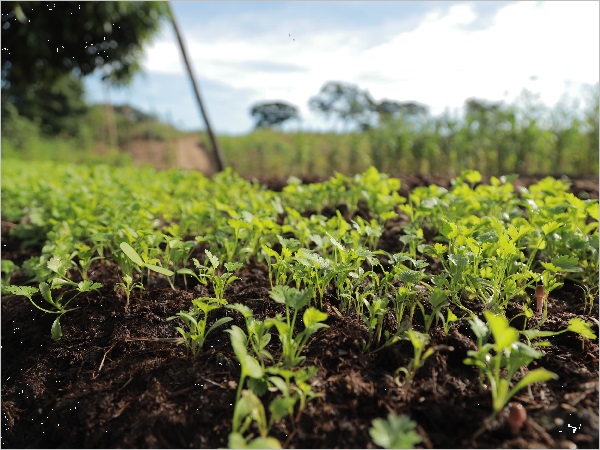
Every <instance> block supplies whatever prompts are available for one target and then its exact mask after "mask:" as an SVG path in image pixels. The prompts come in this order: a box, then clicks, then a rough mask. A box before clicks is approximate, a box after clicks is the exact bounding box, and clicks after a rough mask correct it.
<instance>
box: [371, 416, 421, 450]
mask: <svg viewBox="0 0 600 450" xmlns="http://www.w3.org/2000/svg"><path fill="white" fill-rule="evenodd" d="M416 428H417V424H416V423H415V422H413V421H412V420H410V419H409V418H408V417H406V416H397V415H395V414H388V416H387V420H385V419H375V420H373V422H372V427H371V428H370V429H369V435H370V436H371V439H373V442H375V444H377V445H379V446H380V447H383V448H414V446H415V445H416V444H418V443H420V442H421V440H422V439H421V437H420V436H419V435H418V434H417V433H416V432H415V429H416Z"/></svg>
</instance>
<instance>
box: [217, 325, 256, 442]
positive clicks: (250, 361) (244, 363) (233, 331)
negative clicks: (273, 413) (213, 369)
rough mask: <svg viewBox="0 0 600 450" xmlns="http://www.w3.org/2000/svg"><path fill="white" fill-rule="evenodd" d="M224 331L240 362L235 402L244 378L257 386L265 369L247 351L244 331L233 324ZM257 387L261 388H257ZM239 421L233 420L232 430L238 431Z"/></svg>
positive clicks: (238, 397)
mask: <svg viewBox="0 0 600 450" xmlns="http://www.w3.org/2000/svg"><path fill="white" fill-rule="evenodd" d="M225 332H226V333H229V337H230V339H231V346H232V347H233V352H234V353H235V356H236V358H237V360H238V361H239V363H240V367H241V371H240V381H239V383H238V388H237V392H236V395H235V401H236V404H237V402H238V401H239V399H240V398H241V395H242V390H243V388H244V385H245V383H246V379H247V378H250V379H252V380H255V381H256V382H258V383H256V384H255V386H258V384H259V383H260V382H262V380H263V377H264V375H265V371H264V369H263V367H262V366H261V365H260V363H259V362H258V361H257V360H256V358H254V357H253V356H252V355H250V354H249V353H248V336H246V333H244V330H242V329H241V328H240V327H238V326H237V325H233V326H232V327H231V328H230V329H228V330H225ZM259 389H262V387H261V388H259ZM255 393H256V392H255ZM257 393H258V395H261V394H262V393H263V392H261V391H257ZM239 426H240V423H239V422H235V421H234V427H233V431H234V432H237V431H239Z"/></svg>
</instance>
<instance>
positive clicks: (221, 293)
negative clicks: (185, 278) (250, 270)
mask: <svg viewBox="0 0 600 450" xmlns="http://www.w3.org/2000/svg"><path fill="white" fill-rule="evenodd" d="M205 253H206V260H207V261H209V263H210V265H202V264H200V262H198V260H197V259H196V258H192V262H193V263H194V266H196V269H198V273H197V274H196V273H195V272H193V271H192V270H190V269H187V268H184V269H179V270H178V271H177V273H179V274H182V275H191V276H193V277H194V278H196V280H198V282H199V283H201V284H203V285H205V286H206V285H207V284H208V282H210V283H211V284H212V287H213V291H214V294H215V299H216V300H218V301H222V300H225V289H226V288H227V286H229V285H230V284H231V283H233V282H234V281H236V280H238V279H239V278H238V277H236V276H235V275H233V272H235V271H236V270H239V269H240V268H241V267H242V263H233V262H226V263H225V264H224V266H225V269H226V272H225V273H222V274H220V275H219V273H218V271H219V265H220V263H219V258H218V257H217V256H215V255H213V254H212V253H211V252H210V250H208V249H207V250H205Z"/></svg>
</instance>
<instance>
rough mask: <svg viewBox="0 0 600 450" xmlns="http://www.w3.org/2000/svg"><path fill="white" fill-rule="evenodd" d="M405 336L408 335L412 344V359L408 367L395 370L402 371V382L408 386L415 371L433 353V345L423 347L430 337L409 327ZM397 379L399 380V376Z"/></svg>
mask: <svg viewBox="0 0 600 450" xmlns="http://www.w3.org/2000/svg"><path fill="white" fill-rule="evenodd" d="M406 337H408V340H410V342H411V344H412V346H413V359H412V360H411V361H410V363H409V364H408V367H400V368H398V369H397V370H396V373H397V374H399V373H403V374H404V384H405V385H406V386H410V385H411V383H412V380H413V379H414V377H415V375H416V374H417V371H418V370H419V369H420V368H421V367H423V365H424V364H425V361H426V360H427V358H429V357H430V356H431V355H433V354H434V353H435V349H434V348H433V347H429V348H427V349H426V348H425V347H427V344H429V340H430V339H431V338H430V337H429V335H428V334H424V333H420V332H419V331H416V330H412V329H410V330H408V331H406ZM397 381H398V382H400V378H398V379H397Z"/></svg>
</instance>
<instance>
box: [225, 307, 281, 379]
mask: <svg viewBox="0 0 600 450" xmlns="http://www.w3.org/2000/svg"><path fill="white" fill-rule="evenodd" d="M226 307H227V308H230V309H233V310H236V311H238V312H240V313H241V314H242V315H243V316H244V320H245V321H246V330H247V331H248V341H250V346H251V347H252V351H253V352H254V354H255V355H256V357H257V358H258V362H259V363H260V366H261V367H262V368H263V369H264V368H265V362H266V361H267V360H268V361H273V355H271V353H269V351H268V350H267V349H266V347H267V345H268V344H269V342H271V333H269V327H268V326H267V325H266V324H265V322H263V321H261V320H257V319H256V318H255V317H254V314H253V312H252V309H250V308H249V307H247V306H246V305H242V304H240V303H236V304H234V305H227V306H226Z"/></svg>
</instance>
